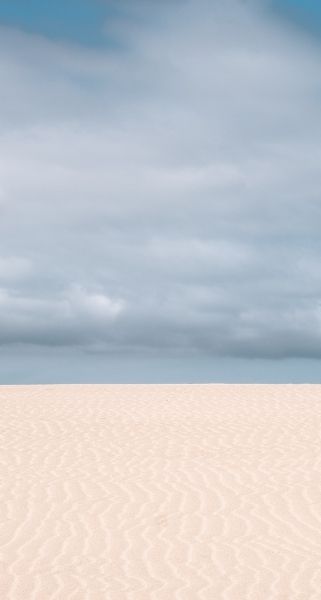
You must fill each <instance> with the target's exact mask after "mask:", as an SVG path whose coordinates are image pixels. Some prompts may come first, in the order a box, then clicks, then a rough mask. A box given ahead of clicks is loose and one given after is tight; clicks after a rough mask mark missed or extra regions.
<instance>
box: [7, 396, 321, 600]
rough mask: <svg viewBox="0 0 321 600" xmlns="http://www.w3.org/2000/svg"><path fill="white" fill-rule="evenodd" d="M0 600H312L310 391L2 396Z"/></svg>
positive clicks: (316, 509)
mask: <svg viewBox="0 0 321 600" xmlns="http://www.w3.org/2000/svg"><path fill="white" fill-rule="evenodd" d="M0 409H1V465H0V467H1V496H2V497H1V522H0V525H1V532H0V547H1V554H0V559H1V562H0V568H1V570H0V598H1V599H3V600H69V599H70V600H127V599H128V600H176V599H177V600H198V599H200V600H221V599H222V600H252V599H253V600H320V598H321V386H317V385H287V386H284V385H275V386H272V385H234V386H233V385H163V386H159V385H141V386H140V385H131V386H125V385H124V386H116V385H115V386H112V385H109V386H108V385H97V386H94V385H80V386H76V385H73V386H63V385H62V386H22V387H11V386H8V387H6V386H3V387H0Z"/></svg>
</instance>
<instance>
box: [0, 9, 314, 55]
mask: <svg viewBox="0 0 321 600" xmlns="http://www.w3.org/2000/svg"><path fill="white" fill-rule="evenodd" d="M269 3H270V6H271V7H272V9H274V10H275V11H276V13H278V14H280V15H283V16H284V17H286V18H287V19H289V21H293V22H295V23H296V24H297V25H299V26H300V25H301V26H302V27H304V28H306V27H308V28H309V29H311V30H312V31H314V32H317V31H318V30H319V29H320V28H321V3H320V2H319V0H269ZM131 4H132V6H134V5H135V0H133V2H132V3H131ZM136 4H137V2H136ZM146 6H147V5H146ZM151 6H152V4H151ZM124 9H125V10H126V4H125V3H123V4H122V5H121V3H117V2H111V1H108V0H56V1H55V2H43V0H0V22H1V23H2V24H5V25H9V26H12V27H19V28H21V29H23V30H25V31H29V32H34V33H38V34H41V35H44V36H48V37H49V38H53V39H64V40H70V41H73V42H77V43H80V44H86V45H90V46H100V45H108V44H109V43H111V40H110V39H108V36H107V35H106V32H104V25H105V23H106V22H108V19H111V18H112V17H114V16H115V15H117V14H120V13H121V12H123V11H124ZM128 9H130V4H129V5H128V4H127V10H128ZM149 9H150V7H149Z"/></svg>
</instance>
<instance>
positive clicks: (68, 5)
mask: <svg viewBox="0 0 321 600" xmlns="http://www.w3.org/2000/svg"><path fill="white" fill-rule="evenodd" d="M114 6H115V5H113V7H112V5H111V4H110V3H108V2H103V1H101V0H55V1H52V2H51V1H49V0H47V1H46V0H0V23H1V24H2V25H7V26H10V27H15V28H19V29H22V30H24V31H29V32H32V33H37V34H40V35H43V36H45V37H48V38H52V39H64V40H69V41H73V42H77V43H81V44H87V45H91V46H99V45H102V44H108V43H111V41H110V40H108V37H107V36H106V34H105V32H104V24H105V22H106V21H107V20H108V18H110V17H112V16H113V15H114V14H115V8H114Z"/></svg>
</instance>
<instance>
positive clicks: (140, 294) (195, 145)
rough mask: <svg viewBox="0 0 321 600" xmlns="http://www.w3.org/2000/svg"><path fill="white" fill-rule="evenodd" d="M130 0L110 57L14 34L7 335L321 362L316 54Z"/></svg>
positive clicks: (5, 65) (4, 230)
mask: <svg viewBox="0 0 321 600" xmlns="http://www.w3.org/2000/svg"><path fill="white" fill-rule="evenodd" d="M126 6H127V9H126V7H125V9H124V13H123V17H120V16H118V20H117V23H116V22H115V30H114V32H117V36H118V42H119V43H118V45H117V46H115V48H112V49H110V48H99V49H90V50H89V49H86V48H82V47H79V46H76V45H75V46H73V45H72V44H70V43H69V44H63V43H55V42H53V41H49V40H46V39H45V38H44V37H41V36H33V35H27V34H24V33H21V32H17V31H14V30H12V29H6V28H4V29H3V30H2V36H1V41H0V50H1V52H0V67H1V72H2V74H3V75H2V77H3V81H2V89H3V90H4V91H3V94H2V95H1V98H0V114H1V119H0V153H1V156H2V160H1V163H0V176H1V198H0V215H1V221H0V235H1V239H2V246H3V247H4V248H5V256H4V257H3V258H2V259H1V260H0V284H1V285H2V286H3V287H2V295H1V296H0V306H1V323H0V325H1V344H2V345H4V346H5V345H6V344H7V345H9V344H10V345H12V344H33V345H37V346H39V347H45V346H48V345H55V346H56V347H58V348H59V347H60V346H61V347H65V346H68V345H69V346H72V347H75V346H77V347H79V348H82V349H84V350H85V351H88V352H113V353H118V354H119V355H125V354H126V353H127V354H128V353H133V352H135V353H142V354H144V353H145V354H148V355H158V356H164V355H166V356H169V355H173V356H178V355H179V356H186V355H188V356H190V355H193V356H204V355H207V356H241V357H252V358H255V357H258V356H261V357H268V358H273V357H274V358H280V357H285V358H286V357H291V356H296V357H302V356H303V357H319V356H320V355H321V344H320V339H321V338H320V334H321V332H320V308H319V307H320V294H321V283H320V281H321V279H320V268H319V264H320V250H321V248H320V245H321V244H320V240H319V231H320V225H321V204H320V194H321V178H320V173H319V165H320V155H321V143H320V139H321V137H320V134H321V121H320V94H321V89H320V78H319V70H320V60H321V49H320V47H319V46H318V45H317V44H316V43H315V40H313V41H311V42H310V41H307V39H306V38H301V37H300V34H299V33H298V32H295V31H291V30H290V29H288V28H287V27H286V26H285V25H284V23H283V22H282V21H278V20H277V19H276V17H274V16H273V14H272V13H271V11H268V10H267V8H266V6H265V4H264V3H263V2H262V3H261V2H249V3H244V2H241V1H237V0H235V1H234V2H232V1H230V2H224V3H221V2H220V3H219V2H209V1H206V0H201V1H198V2H196V1H194V0H190V1H182V2H175V3H164V5H162V8H159V7H158V8H157V11H156V8H155V9H154V7H153V10H149V11H148V13H146V18H145V20H143V19H142V14H143V7H144V4H143V3H135V8H136V12H135V14H134V15H133V13H132V12H131V13H130V12H126V10H128V6H129V5H126ZM132 6H133V4H132ZM156 13H157V19H156V18H155V15H156ZM116 25H117V27H116ZM108 27H109V28H110V27H111V22H109V25H108ZM115 34H116V33H115ZM22 100H23V101H22ZM6 257H19V258H6ZM1 261H2V262H1ZM10 261H11V262H10ZM31 265H32V267H31ZM1 277H2V278H1ZM75 282H77V283H76V284H75Z"/></svg>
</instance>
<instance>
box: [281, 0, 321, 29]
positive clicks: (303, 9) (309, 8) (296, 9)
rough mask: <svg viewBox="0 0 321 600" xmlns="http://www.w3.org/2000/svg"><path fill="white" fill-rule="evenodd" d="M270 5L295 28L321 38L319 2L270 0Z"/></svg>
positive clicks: (319, 0) (312, 0)
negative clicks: (300, 28)
mask: <svg viewBox="0 0 321 600" xmlns="http://www.w3.org/2000/svg"><path fill="white" fill-rule="evenodd" d="M271 4H272V7H273V8H274V9H275V10H276V11H277V12H278V13H279V14H281V15H282V16H283V17H285V18H287V19H289V20H290V21H292V22H293V23H294V24H295V25H296V26H298V27H302V28H303V29H306V30H309V31H310V32H311V33H314V34H317V35H319V36H321V0H272V1H271Z"/></svg>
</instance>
